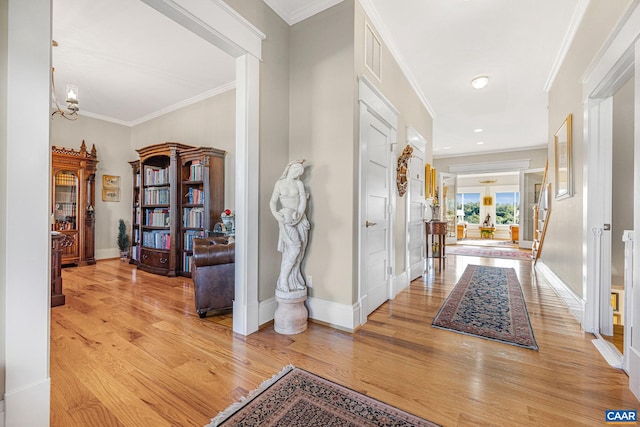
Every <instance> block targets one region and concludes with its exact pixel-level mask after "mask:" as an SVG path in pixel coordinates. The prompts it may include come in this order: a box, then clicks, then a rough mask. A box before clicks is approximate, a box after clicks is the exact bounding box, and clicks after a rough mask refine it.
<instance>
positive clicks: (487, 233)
mask: <svg viewBox="0 0 640 427" xmlns="http://www.w3.org/2000/svg"><path fill="white" fill-rule="evenodd" d="M495 232H496V228H495V227H480V238H481V239H484V238H485V237H487V238H489V239H493V235H494V234H495Z"/></svg>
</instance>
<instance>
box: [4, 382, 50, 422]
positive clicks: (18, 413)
mask: <svg viewBox="0 0 640 427" xmlns="http://www.w3.org/2000/svg"><path fill="white" fill-rule="evenodd" d="M4 402H5V404H6V408H7V410H6V411H5V413H4V416H3V417H2V419H3V420H4V423H5V424H6V425H8V426H48V425H49V416H50V415H49V409H50V402H51V380H50V379H49V378H47V379H45V380H42V381H39V382H36V383H32V384H26V385H24V386H21V387H20V388H18V389H14V390H12V391H7V392H6V393H5V395H4ZM45 402H46V403H45ZM36 408H37V409H36ZM34 409H35V410H34Z"/></svg>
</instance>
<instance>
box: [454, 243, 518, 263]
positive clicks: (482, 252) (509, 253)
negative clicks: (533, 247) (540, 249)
mask: <svg viewBox="0 0 640 427" xmlns="http://www.w3.org/2000/svg"><path fill="white" fill-rule="evenodd" d="M445 253H446V254H447V255H466V256H480V257H488V258H507V259H522V260H526V261H531V251H523V250H520V249H515V248H496V247H487V246H461V245H447V248H446V249H445Z"/></svg>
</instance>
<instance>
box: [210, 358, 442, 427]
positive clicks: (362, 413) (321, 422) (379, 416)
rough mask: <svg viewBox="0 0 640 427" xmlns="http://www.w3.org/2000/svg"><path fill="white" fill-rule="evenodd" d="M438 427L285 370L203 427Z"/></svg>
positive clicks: (309, 375)
mask: <svg viewBox="0 0 640 427" xmlns="http://www.w3.org/2000/svg"><path fill="white" fill-rule="evenodd" d="M215 426H225V427H226V426H238V427H239V426H260V427H270V426H272V427H275V426H278V427H291V426H299V427H327V426H340V427H375V426H386V427H394V426H395V427H400V426H402V427H410V426H415V427H439V426H438V424H434V423H432V422H430V421H427V420H425V419H422V418H419V417H416V416H415V415H411V414H410V413H408V412H405V411H402V410H400V409H397V408H395V407H393V406H390V405H387V404H386V403H382V402H380V401H379V400H375V399H373V398H371V397H368V396H366V395H364V394H361V393H358V392H356V391H354V390H351V389H349V388H346V387H343V386H341V385H338V384H336V383H334V382H331V381H329V380H327V379H324V378H321V377H319V376H317V375H314V374H312V373H311V372H307V371H305V370H303V369H300V368H295V367H293V366H291V365H289V366H287V367H285V368H284V369H283V370H282V372H280V374H278V375H274V377H273V378H272V379H270V380H267V381H265V382H264V383H263V384H262V385H261V386H260V387H258V389H256V390H254V391H253V392H252V393H251V394H250V395H249V396H247V397H246V398H245V399H243V400H242V401H240V402H238V403H236V404H234V405H231V406H230V407H229V408H227V410H225V411H223V412H221V413H220V414H218V415H217V416H216V417H215V418H213V419H212V420H211V424H209V425H208V426H207V427H215Z"/></svg>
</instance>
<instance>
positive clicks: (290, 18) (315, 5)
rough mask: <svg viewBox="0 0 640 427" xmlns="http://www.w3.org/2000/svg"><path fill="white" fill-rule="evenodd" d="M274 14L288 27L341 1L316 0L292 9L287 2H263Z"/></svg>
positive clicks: (275, 0) (280, 0)
mask: <svg viewBox="0 0 640 427" xmlns="http://www.w3.org/2000/svg"><path fill="white" fill-rule="evenodd" d="M263 1H264V2H265V3H266V4H267V5H268V6H269V7H270V8H271V9H273V11H274V12H275V13H277V14H278V15H279V16H280V17H281V18H282V19H283V20H284V21H285V22H286V23H287V24H289V26H292V25H295V24H297V23H298V22H301V21H304V20H305V19H307V18H309V17H311V16H313V15H315V14H316V13H320V12H322V11H323V10H325V9H329V8H330V7H332V6H335V5H336V4H338V3H341V2H342V1H343V0H316V1H313V2H308V3H307V4H305V5H303V6H302V7H297V8H294V7H292V4H293V3H294V2H293V1H291V0H289V1H287V0H263Z"/></svg>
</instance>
